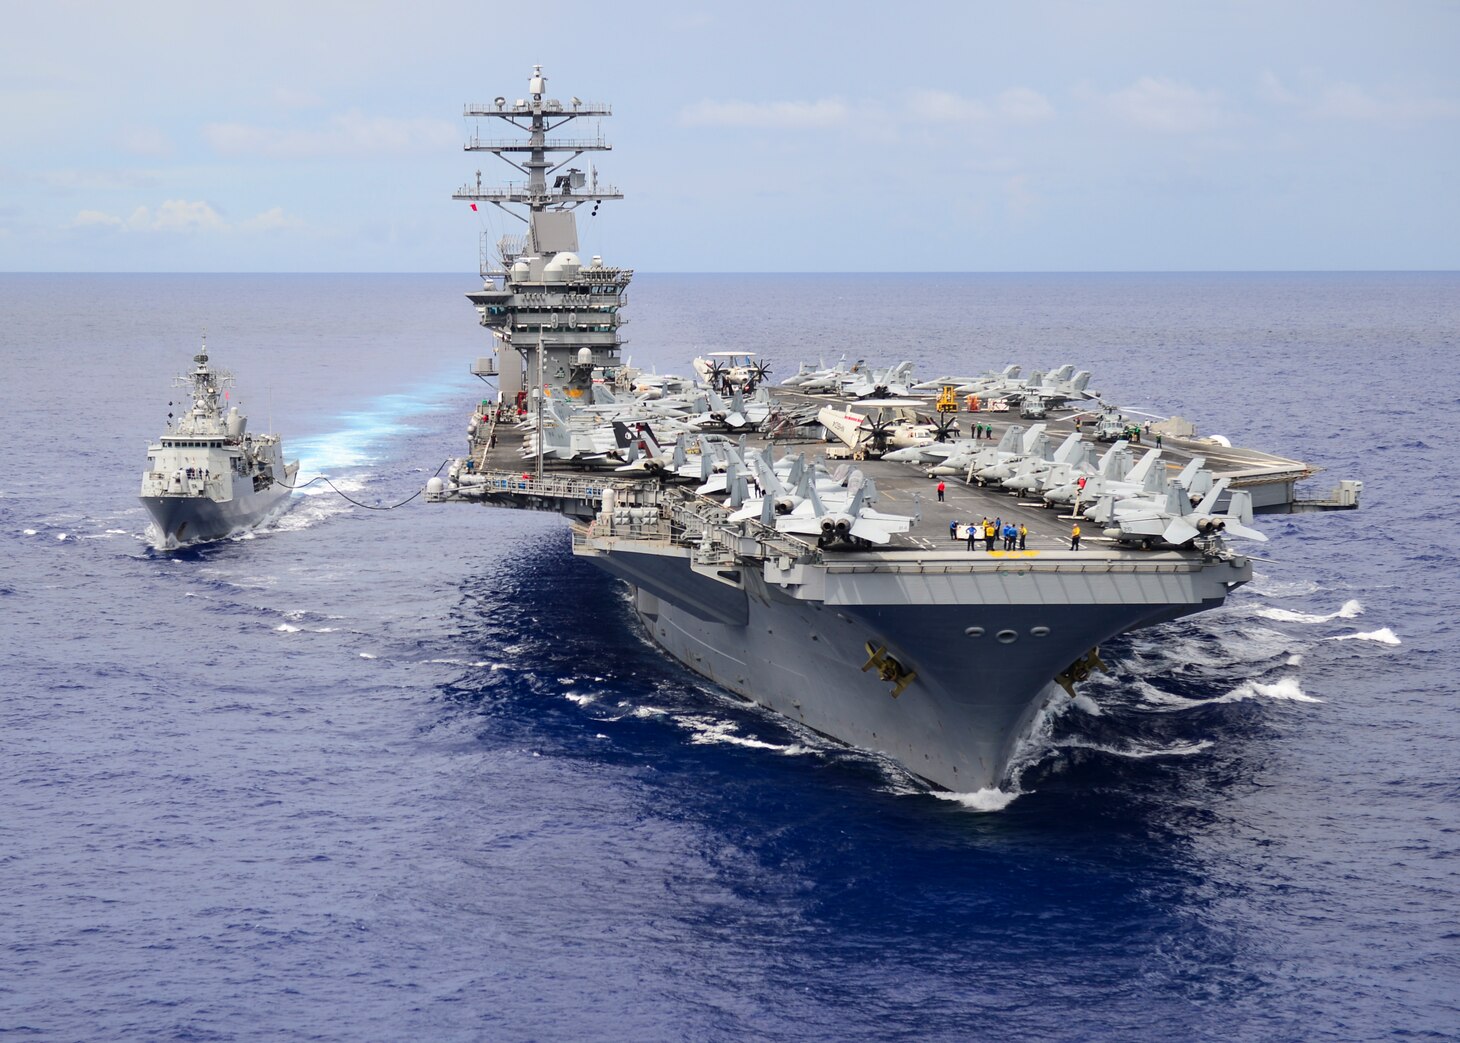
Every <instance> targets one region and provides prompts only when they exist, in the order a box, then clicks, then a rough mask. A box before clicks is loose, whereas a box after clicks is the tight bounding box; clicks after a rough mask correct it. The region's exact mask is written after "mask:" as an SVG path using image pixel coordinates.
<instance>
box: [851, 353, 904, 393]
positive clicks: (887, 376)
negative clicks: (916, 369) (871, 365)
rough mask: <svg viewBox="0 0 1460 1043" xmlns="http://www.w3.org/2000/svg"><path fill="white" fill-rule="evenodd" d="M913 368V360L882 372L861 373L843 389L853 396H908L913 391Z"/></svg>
mask: <svg viewBox="0 0 1460 1043" xmlns="http://www.w3.org/2000/svg"><path fill="white" fill-rule="evenodd" d="M912 370H913V364H912V363H911V362H899V363H898V364H897V365H895V366H893V367H891V368H890V369H885V370H882V371H880V372H878V371H875V370H874V371H870V372H866V373H859V374H857V376H856V377H854V378H853V379H852V380H851V382H850V383H847V384H846V385H845V386H844V388H843V391H844V393H845V394H846V395H848V396H849V397H851V398H906V397H907V396H908V395H909V394H911V393H912V392H911V390H910V389H909V388H908V381H909V380H911V379H912Z"/></svg>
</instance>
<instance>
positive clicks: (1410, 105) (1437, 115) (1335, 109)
mask: <svg viewBox="0 0 1460 1043" xmlns="http://www.w3.org/2000/svg"><path fill="white" fill-rule="evenodd" d="M1257 94H1258V97H1260V98H1262V99H1263V100H1264V101H1267V102H1270V103H1272V104H1274V105H1282V106H1285V107H1288V108H1291V109H1294V110H1297V111H1298V112H1301V113H1302V114H1303V115H1306V116H1309V117H1311V118H1315V119H1329V120H1347V121H1350V122H1354V123H1389V124H1413V123H1429V122H1432V121H1437V120H1453V119H1457V118H1460V100H1456V99H1453V98H1434V97H1425V96H1421V95H1415V94H1409V93H1407V92H1404V91H1397V90H1386V91H1381V92H1375V91H1370V90H1366V89H1365V88H1363V87H1361V86H1359V85H1358V84H1354V83H1343V82H1340V81H1335V80H1319V79H1317V78H1315V77H1312V76H1308V77H1304V83H1303V84H1302V86H1300V87H1297V88H1290V87H1289V86H1288V85H1287V84H1285V83H1284V82H1283V81H1282V80H1280V79H1279V78H1278V77H1277V76H1276V75H1275V74H1274V73H1272V72H1264V73H1263V74H1262V76H1261V77H1259V79H1258V84H1257Z"/></svg>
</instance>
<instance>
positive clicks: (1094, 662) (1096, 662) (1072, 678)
mask: <svg viewBox="0 0 1460 1043" xmlns="http://www.w3.org/2000/svg"><path fill="white" fill-rule="evenodd" d="M1096 670H1099V671H1100V672H1101V673H1109V672H1110V671H1108V670H1106V668H1105V663H1104V662H1103V661H1102V660H1101V659H1100V649H1099V648H1092V649H1090V651H1088V652H1086V653H1085V654H1084V655H1082V656H1081V657H1080V658H1079V659H1076V660H1075V661H1074V662H1073V663H1071V664H1070V665H1069V666H1067V667H1065V668H1064V670H1063V671H1062V672H1061V673H1058V674H1056V675H1055V678H1054V680H1055V683H1056V684H1058V685H1059V686H1060V687H1061V688H1063V689H1064V690H1065V691H1066V692H1068V693H1069V695H1070V698H1071V699H1073V698H1074V697H1075V685H1077V684H1079V683H1080V682H1081V681H1085V680H1088V679H1089V677H1090V675H1091V674H1093V673H1094V672H1095V671H1096Z"/></svg>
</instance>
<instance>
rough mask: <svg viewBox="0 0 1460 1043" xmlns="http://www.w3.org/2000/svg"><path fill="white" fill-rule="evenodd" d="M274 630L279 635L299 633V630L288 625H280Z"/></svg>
mask: <svg viewBox="0 0 1460 1043" xmlns="http://www.w3.org/2000/svg"><path fill="white" fill-rule="evenodd" d="M274 629H275V630H276V631H278V632H279V633H281V634H297V633H299V628H298V627H296V626H291V625H289V624H288V623H280V624H279V625H278V626H276V627H275V628H274Z"/></svg>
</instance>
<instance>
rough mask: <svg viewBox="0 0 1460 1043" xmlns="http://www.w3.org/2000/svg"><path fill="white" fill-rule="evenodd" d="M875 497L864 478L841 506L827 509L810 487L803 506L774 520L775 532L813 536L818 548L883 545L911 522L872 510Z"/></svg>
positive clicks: (907, 519) (909, 526)
mask: <svg viewBox="0 0 1460 1043" xmlns="http://www.w3.org/2000/svg"><path fill="white" fill-rule="evenodd" d="M857 473H858V474H860V473H861V472H857ZM875 496H876V487H875V486H874V485H873V483H872V479H871V478H864V479H863V480H862V481H861V482H860V483H859V484H857V486H856V489H855V491H853V493H852V495H851V498H850V499H849V500H847V502H846V504H845V505H844V506H840V507H835V508H829V507H827V505H826V504H825V503H823V501H822V499H821V497H820V495H818V494H817V492H816V488H815V486H812V487H811V489H810V495H809V496H808V497H807V499H806V501H805V502H804V503H802V504H801V505H800V506H798V507H797V508H796V510H794V511H792V512H791V513H790V514H787V515H784V516H782V517H779V518H777V519H776V523H775V524H776V528H777V529H779V530H780V531H781V532H790V533H796V534H801V535H808V536H816V537H817V543H818V544H820V545H822V546H828V545H830V544H833V543H846V544H849V545H851V546H854V547H866V546H870V545H871V544H874V543H876V544H885V543H888V542H889V541H890V540H891V539H892V535H893V534H894V533H899V532H907V531H908V530H909V529H910V528H911V527H912V523H913V519H912V518H909V517H907V516H905V515H901V514H883V513H881V512H880V511H876V510H873V509H872V508H871V507H870V506H868V504H869V503H870V502H871V500H873V499H874V498H875Z"/></svg>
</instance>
